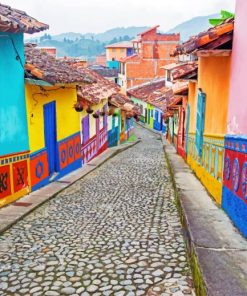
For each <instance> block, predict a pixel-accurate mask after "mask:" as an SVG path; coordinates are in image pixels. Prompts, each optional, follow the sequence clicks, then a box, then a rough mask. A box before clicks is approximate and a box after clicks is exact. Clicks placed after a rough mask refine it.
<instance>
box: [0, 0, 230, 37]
mask: <svg viewBox="0 0 247 296" xmlns="http://www.w3.org/2000/svg"><path fill="white" fill-rule="evenodd" d="M1 2H2V3H4V4H7V5H11V6H12V7H14V8H18V9H21V10H25V11H26V12H27V13H28V14H30V15H31V16H33V17H36V18H38V19H39V20H40V21H43V22H46V23H48V24H49V25H50V31H49V32H50V33H51V34H54V33H61V32H70V31H73V32H81V33H86V32H97V33H98V32H103V31H105V30H107V29H110V28H113V27H126V26H153V25H157V24H159V25H160V29H161V30H163V31H166V30H168V29H170V28H172V27H174V26H175V25H177V24H178V23H181V22H183V21H186V20H188V19H190V18H192V17H195V16H198V15H209V14H213V13H216V12H219V11H220V10H221V9H225V10H229V11H234V6H235V0H151V1H150V0H135V1H133V0H124V1H123V0H105V1H103V0H87V1H85V0H2V1H1Z"/></svg>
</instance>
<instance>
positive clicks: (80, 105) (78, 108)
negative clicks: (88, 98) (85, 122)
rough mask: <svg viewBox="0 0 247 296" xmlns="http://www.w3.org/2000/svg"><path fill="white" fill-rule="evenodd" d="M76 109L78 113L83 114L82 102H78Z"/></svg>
mask: <svg viewBox="0 0 247 296" xmlns="http://www.w3.org/2000/svg"><path fill="white" fill-rule="evenodd" d="M74 108H75V111H76V112H81V111H83V106H82V103H80V102H76V103H75V104H74Z"/></svg>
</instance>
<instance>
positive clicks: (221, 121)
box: [198, 56, 231, 135]
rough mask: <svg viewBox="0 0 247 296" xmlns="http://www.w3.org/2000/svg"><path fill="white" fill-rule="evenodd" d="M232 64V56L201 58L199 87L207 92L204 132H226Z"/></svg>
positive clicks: (221, 133)
mask: <svg viewBox="0 0 247 296" xmlns="http://www.w3.org/2000/svg"><path fill="white" fill-rule="evenodd" d="M230 66H231V57H230V56H218V57H200V58H199V67H198V88H201V89H202V91H203V92H205V93H206V110H205V127H204V134H214V135H224V134H225V133H226V127H227V110H228V99H229V83H230Z"/></svg>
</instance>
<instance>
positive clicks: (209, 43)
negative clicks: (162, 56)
mask: <svg viewBox="0 0 247 296" xmlns="http://www.w3.org/2000/svg"><path fill="white" fill-rule="evenodd" d="M233 30H234V19H233V18H231V19H227V20H225V21H224V22H223V23H222V24H220V25H218V26H215V27H212V28H210V29H209V30H207V31H205V32H201V33H199V34H198V35H196V36H193V37H191V38H190V39H189V40H188V41H186V42H184V43H182V44H180V45H178V46H177V48H176V50H175V51H174V53H173V55H174V56H175V55H179V54H190V53H192V52H194V51H197V50H200V49H216V48H222V46H224V44H227V43H229V42H231V41H232V38H233Z"/></svg>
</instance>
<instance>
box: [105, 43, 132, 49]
mask: <svg viewBox="0 0 247 296" xmlns="http://www.w3.org/2000/svg"><path fill="white" fill-rule="evenodd" d="M132 47H133V43H132V42H131V41H122V42H118V43H113V44H109V45H107V46H106V47H105V48H132Z"/></svg>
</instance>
